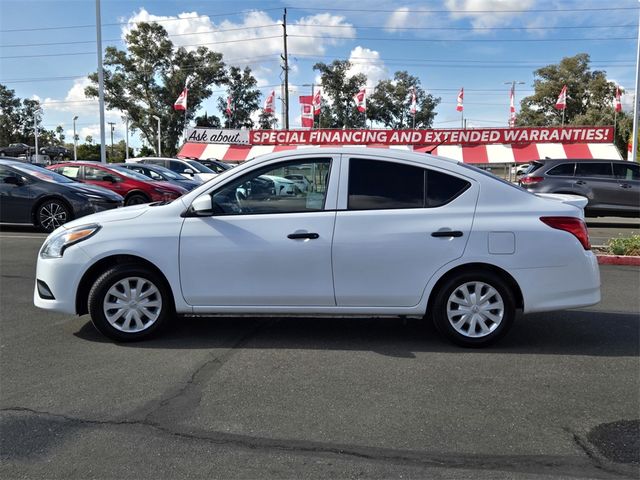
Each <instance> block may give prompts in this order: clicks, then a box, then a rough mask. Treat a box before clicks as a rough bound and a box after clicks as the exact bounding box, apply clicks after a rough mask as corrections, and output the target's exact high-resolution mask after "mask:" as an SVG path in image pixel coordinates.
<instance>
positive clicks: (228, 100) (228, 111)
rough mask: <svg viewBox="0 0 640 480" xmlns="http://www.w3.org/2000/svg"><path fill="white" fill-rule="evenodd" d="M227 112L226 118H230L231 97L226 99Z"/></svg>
mask: <svg viewBox="0 0 640 480" xmlns="http://www.w3.org/2000/svg"><path fill="white" fill-rule="evenodd" d="M225 111H226V112H227V115H228V116H231V113H232V110H231V96H228V97H227V108H226V110H225Z"/></svg>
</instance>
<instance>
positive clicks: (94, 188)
mask: <svg viewBox="0 0 640 480" xmlns="http://www.w3.org/2000/svg"><path fill="white" fill-rule="evenodd" d="M61 185H65V186H66V187H68V188H70V189H71V190H73V191H75V192H78V193H92V194H95V195H102V196H103V197H106V198H108V199H109V200H122V197H121V196H120V195H118V194H117V193H115V192H112V191H111V190H109V189H107V188H104V187H101V186H99V185H91V184H89V183H80V182H78V183H77V184H73V183H64V184H61Z"/></svg>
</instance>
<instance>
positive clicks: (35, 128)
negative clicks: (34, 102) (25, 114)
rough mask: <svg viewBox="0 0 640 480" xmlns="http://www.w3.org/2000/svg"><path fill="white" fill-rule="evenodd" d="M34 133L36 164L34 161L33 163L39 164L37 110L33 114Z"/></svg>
mask: <svg viewBox="0 0 640 480" xmlns="http://www.w3.org/2000/svg"><path fill="white" fill-rule="evenodd" d="M33 133H34V135H35V140H36V142H35V147H34V148H35V149H36V151H35V155H36V158H35V162H34V161H32V162H31V163H38V110H36V111H35V112H33Z"/></svg>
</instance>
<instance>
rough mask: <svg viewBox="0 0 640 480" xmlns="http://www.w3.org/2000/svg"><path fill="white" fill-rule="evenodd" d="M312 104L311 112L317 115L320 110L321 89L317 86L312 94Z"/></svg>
mask: <svg viewBox="0 0 640 480" xmlns="http://www.w3.org/2000/svg"><path fill="white" fill-rule="evenodd" d="M311 103H312V105H313V114H314V115H319V114H320V110H321V109H322V89H321V88H319V89H318V91H317V92H316V93H314V94H313V101H312V102H311Z"/></svg>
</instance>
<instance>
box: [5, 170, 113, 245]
mask: <svg viewBox="0 0 640 480" xmlns="http://www.w3.org/2000/svg"><path fill="white" fill-rule="evenodd" d="M122 201H123V199H122V197H121V196H120V195H118V194H117V193H114V192H112V191H110V190H107V189H106V188H101V187H97V186H94V185H85V184H83V183H79V182H75V181H73V180H71V179H69V178H67V177H64V176H63V175H58V174H57V173H55V172H51V171H49V170H46V169H44V168H42V167H38V166H35V165H30V164H28V163H23V162H14V161H11V160H0V222H1V223H27V224H32V225H34V226H36V227H39V228H41V229H42V230H44V231H47V232H51V231H53V230H55V229H56V228H58V227H59V226H60V225H62V224H63V223H65V222H67V221H69V220H71V219H73V218H79V217H82V216H84V215H89V214H92V213H96V212H100V211H103V210H109V209H112V208H117V207H120V206H122Z"/></svg>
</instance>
